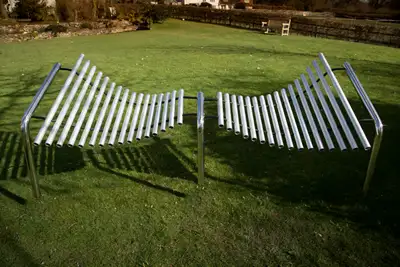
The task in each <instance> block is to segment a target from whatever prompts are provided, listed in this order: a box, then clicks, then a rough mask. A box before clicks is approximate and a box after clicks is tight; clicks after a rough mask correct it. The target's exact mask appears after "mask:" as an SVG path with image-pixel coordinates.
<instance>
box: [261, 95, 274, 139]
mask: <svg viewBox="0 0 400 267" xmlns="http://www.w3.org/2000/svg"><path fill="white" fill-rule="evenodd" d="M260 104H261V113H262V115H263V119H264V124H265V130H266V132H267V138H268V144H269V146H271V147H272V146H274V145H275V141H274V135H273V132H272V127H271V122H270V120H269V115H268V110H267V104H266V103H265V98H264V96H263V95H261V96H260Z"/></svg>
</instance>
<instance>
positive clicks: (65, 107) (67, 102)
mask: <svg viewBox="0 0 400 267" xmlns="http://www.w3.org/2000/svg"><path fill="white" fill-rule="evenodd" d="M89 65H90V61H89V60H88V61H86V63H85V65H83V68H82V71H81V73H80V74H79V76H78V79H77V80H76V81H75V84H74V86H73V87H72V89H71V92H70V93H69V95H68V97H67V99H66V100H65V103H64V105H63V107H62V108H61V111H60V113H59V114H58V117H57V119H56V122H55V123H54V125H53V128H52V129H51V131H50V134H49V136H48V137H47V140H46V146H50V145H51V144H52V143H53V141H54V138H55V136H56V134H57V132H58V129H59V128H60V126H61V123H62V122H63V120H64V117H65V115H66V114H67V111H68V109H69V106H70V105H71V102H72V100H73V99H74V97H75V94H76V92H77V90H78V88H79V86H80V85H81V82H82V80H83V77H84V76H85V74H86V71H87V69H88V68H89Z"/></svg>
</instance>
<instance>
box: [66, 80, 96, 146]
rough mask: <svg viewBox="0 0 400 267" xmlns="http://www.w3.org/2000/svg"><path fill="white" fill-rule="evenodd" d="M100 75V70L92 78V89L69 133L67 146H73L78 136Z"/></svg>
mask: <svg viewBox="0 0 400 267" xmlns="http://www.w3.org/2000/svg"><path fill="white" fill-rule="evenodd" d="M102 76H103V73H102V72H99V73H97V76H96V79H95V80H94V84H93V86H92V89H90V92H89V95H88V97H87V98H86V101H85V104H84V105H83V108H82V110H81V112H80V115H79V118H78V122H77V123H76V125H75V128H74V130H73V131H72V134H71V136H70V138H69V141H68V146H69V147H73V146H74V144H75V141H76V138H77V137H78V134H79V132H80V130H81V127H82V124H83V121H84V120H85V118H86V114H87V112H88V110H89V107H90V104H91V103H92V100H93V97H94V95H95V93H96V91H97V87H98V86H99V83H100V80H101V77H102Z"/></svg>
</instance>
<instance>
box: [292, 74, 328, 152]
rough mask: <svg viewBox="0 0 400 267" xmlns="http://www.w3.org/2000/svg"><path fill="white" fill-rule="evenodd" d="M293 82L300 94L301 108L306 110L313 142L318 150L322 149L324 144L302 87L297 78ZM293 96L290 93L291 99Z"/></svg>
mask: <svg viewBox="0 0 400 267" xmlns="http://www.w3.org/2000/svg"><path fill="white" fill-rule="evenodd" d="M294 84H295V85H296V88H297V92H298V93H299V96H300V100H301V104H302V106H303V108H304V110H305V112H306V116H307V120H308V123H309V124H310V126H311V131H312V133H313V136H314V140H315V143H316V145H317V147H318V150H319V151H322V150H324V145H323V144H322V140H321V137H320V136H319V133H318V128H317V126H316V125H315V121H314V118H313V116H312V114H311V111H310V107H309V106H308V103H307V100H306V97H305V96H304V93H303V89H302V88H301V85H300V82H299V80H297V79H296V80H295V81H294ZM295 97H296V96H294V94H293V95H292V99H294V98H295ZM299 111H300V110H299ZM298 114H300V113H298Z"/></svg>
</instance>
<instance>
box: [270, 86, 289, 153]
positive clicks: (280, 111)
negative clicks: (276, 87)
mask: <svg viewBox="0 0 400 267" xmlns="http://www.w3.org/2000/svg"><path fill="white" fill-rule="evenodd" d="M274 98H275V103H276V106H277V108H278V114H279V118H280V120H281V124H282V128H283V132H284V133H285V139H286V144H287V146H288V149H289V150H292V149H293V141H292V136H291V134H290V130H289V126H288V124H287V121H286V116H285V112H284V111H283V106H282V102H281V98H280V96H279V92H278V91H275V92H274Z"/></svg>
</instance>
